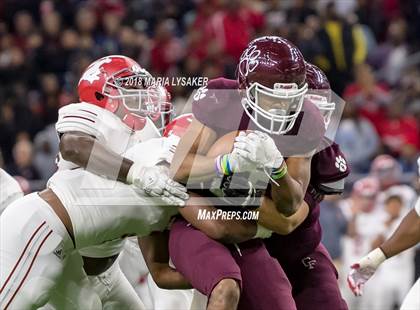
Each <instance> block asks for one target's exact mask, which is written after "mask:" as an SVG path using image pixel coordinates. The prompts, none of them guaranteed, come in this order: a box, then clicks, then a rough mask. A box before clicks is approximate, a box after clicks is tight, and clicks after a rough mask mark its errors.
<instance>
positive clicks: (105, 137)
mask: <svg viewBox="0 0 420 310" xmlns="http://www.w3.org/2000/svg"><path fill="white" fill-rule="evenodd" d="M147 76H148V73H147V72H146V71H145V70H144V69H141V68H140V66H139V65H138V64H137V63H136V62H135V61H133V60H132V59H130V58H127V57H124V56H108V57H104V58H101V59H99V60H97V61H95V62H94V63H92V64H91V65H90V66H89V67H88V68H87V69H86V71H85V73H84V74H83V76H82V78H81V79H80V81H79V88H78V91H79V97H80V99H81V100H82V101H84V102H82V103H79V104H72V105H69V106H66V107H64V108H62V109H61V110H60V115H59V120H58V122H57V125H56V128H57V131H58V133H59V136H60V160H59V171H58V172H57V173H56V174H55V175H54V176H53V177H52V178H51V179H50V180H49V183H48V187H49V188H48V189H47V190H44V191H42V192H40V193H33V194H30V195H28V196H26V197H24V198H22V199H19V200H18V201H15V202H14V203H13V204H12V205H10V206H9V207H8V209H7V210H6V211H5V212H4V213H3V214H2V217H1V219H0V220H1V225H0V227H1V232H0V236H1V242H0V265H1V266H2V268H1V270H0V305H1V308H3V309H28V308H38V307H40V306H42V305H44V304H45V303H46V302H47V301H48V298H49V292H50V290H51V289H52V288H53V287H54V284H55V282H56V280H57V278H59V277H60V275H61V274H62V269H63V266H64V265H65V263H66V259H67V258H68V256H69V254H70V253H72V252H73V251H74V250H75V249H81V248H85V247H90V246H96V245H101V244H103V243H104V242H106V241H112V240H115V239H119V238H122V237H125V236H127V235H131V234H133V235H140V236H141V235H147V234H149V233H150V232H151V231H154V230H160V229H163V228H164V227H165V226H166V224H167V221H168V219H169V218H170V216H171V215H172V214H174V213H176V212H177V209H176V208H168V207H165V206H163V205H168V204H170V205H177V206H182V205H184V200H185V199H187V198H188V195H187V194H186V189H185V188H184V187H183V186H181V185H180V184H178V183H176V182H174V181H172V180H171V179H170V178H169V175H168V169H167V167H165V166H163V165H156V164H157V163H158V162H160V161H162V160H163V159H164V158H162V157H159V158H150V157H149V158H145V156H146V157H147V156H148V155H150V153H149V152H148V151H149V148H150V147H151V145H149V146H145V147H144V148H141V147H140V149H137V150H136V151H135V152H136V154H135V155H136V156H134V155H133V156H132V159H133V160H134V161H133V160H131V159H128V158H125V157H123V156H121V155H120V154H122V153H123V152H124V151H125V150H126V149H127V146H128V145H130V140H131V141H132V140H134V137H135V136H136V135H134V134H132V133H133V132H134V131H138V130H141V129H143V130H142V131H144V132H143V133H142V132H140V139H142V137H141V136H142V134H143V135H146V136H145V138H143V139H147V135H148V123H149V121H148V117H152V116H154V115H157V114H159V113H160V107H161V104H162V102H163V96H166V93H162V89H159V87H146V86H145V85H144V83H143V84H142V82H141V81H142V80H141V79H142V78H145V77H147ZM130 79H131V80H130ZM138 86H140V87H138ZM165 98H166V97H165ZM164 103H165V104H166V102H164ZM124 126H125V127H124ZM149 127H150V126H149ZM152 131H153V130H152ZM149 132H150V130H149ZM124 133H125V134H124ZM150 143H160V142H156V140H155V141H151V142H150ZM83 168H84V169H83ZM89 171H90V172H93V173H95V174H92V173H90V172H89ZM72 172H77V173H76V174H75V173H72ZM77 174H79V175H77ZM99 175H101V176H105V177H107V178H109V179H104V178H102V177H100V176H99ZM116 179H118V180H119V181H124V182H126V183H128V184H132V185H131V186H130V187H129V188H130V190H131V194H130V195H127V191H126V188H127V185H126V184H124V183H122V182H116V181H115V180H116ZM98 191H100V193H99V195H98ZM139 193H140V195H139ZM91 196H94V197H95V196H96V197H98V196H99V197H102V200H97V199H96V200H95V201H92V199H91V198H90V197H91ZM145 196H149V197H148V198H146V197H145ZM152 197H156V198H155V199H152ZM22 210H25V212H24V213H22Z"/></svg>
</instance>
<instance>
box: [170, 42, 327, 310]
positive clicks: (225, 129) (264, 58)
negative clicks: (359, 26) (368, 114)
mask: <svg viewBox="0 0 420 310" xmlns="http://www.w3.org/2000/svg"><path fill="white" fill-rule="evenodd" d="M306 91H307V83H306V64H305V61H304V59H303V56H302V54H301V53H300V51H299V50H298V49H297V48H296V47H295V46H294V45H293V44H292V43H290V42H289V41H287V40H285V39H282V38H279V37H262V38H259V39H256V40H254V41H252V42H251V43H250V44H249V46H248V48H247V49H246V50H245V51H244V53H243V55H242V57H241V60H240V63H239V65H238V80H237V81H234V80H228V79H224V78H219V79H215V80H212V81H210V82H209V84H208V85H207V88H203V89H201V90H199V91H198V92H197V94H196V96H195V99H196V101H195V102H194V103H193V114H194V119H193V122H192V124H191V126H190V128H189V129H188V130H187V132H186V134H185V135H184V137H183V138H182V139H181V141H180V144H179V146H178V148H177V151H176V154H175V157H174V161H173V165H172V170H173V171H174V173H175V179H177V180H179V181H182V182H185V183H187V182H188V183H189V184H191V182H194V181H195V180H199V181H203V180H209V179H210V180H211V179H213V178H214V177H216V176H217V175H219V176H220V175H225V176H226V175H232V174H234V173H236V174H241V173H246V172H250V171H253V170H255V169H260V170H263V171H265V172H266V173H267V174H268V175H269V184H268V186H267V184H266V187H265V189H266V195H264V196H263V199H262V202H261V208H265V209H267V210H270V211H269V213H270V214H275V215H277V216H282V217H283V218H284V219H286V220H285V222H287V220H291V219H294V217H295V216H296V215H299V216H300V217H301V218H300V219H298V220H296V221H295V222H296V223H301V222H302V221H303V219H304V218H305V215H306V214H307V210H308V208H307V206H306V212H304V211H305V208H304V207H302V206H304V204H305V203H304V197H305V192H306V190H307V187H308V184H309V179H310V171H311V157H312V154H314V152H315V149H316V148H317V147H318V146H319V145H320V144H321V141H322V139H323V136H324V133H325V126H324V122H323V120H322V116H321V114H320V112H319V110H318V109H317V108H316V107H315V106H314V105H313V104H312V103H311V102H309V101H304V95H305V94H306ZM245 130H252V132H251V133H249V132H248V133H245V132H243V133H240V134H239V135H238V136H237V137H236V138H235V146H234V149H233V151H231V152H230V153H225V154H218V155H217V156H216V154H214V153H211V152H209V150H210V149H211V147H212V146H213V145H214V144H215V141H216V140H217V139H218V138H220V137H221V136H223V135H225V134H227V133H230V132H232V131H233V132H234V131H245ZM229 147H230V146H229ZM227 152H229V150H228V151H227ZM210 154H211V155H210ZM284 158H286V159H284ZM215 167H216V169H215ZM192 191H194V190H192ZM196 192H197V193H198V194H199V195H201V196H203V195H206V194H207V195H208V194H210V192H209V191H207V193H205V192H202V191H201V192H200V191H199V190H198V191H196ZM211 195H212V194H210V196H211ZM185 209H186V210H185V211H184V212H182V213H183V215H184V217H186V218H189V219H191V220H192V219H193V217H189V216H188V214H186V213H187V212H188V211H191V212H194V210H193V209H194V208H193V207H191V208H190V207H188V208H185ZM302 210H303V211H302ZM273 218H274V217H270V216H268V217H266V220H267V222H264V221H263V220H262V219H261V218H260V221H259V223H260V224H262V225H264V226H270V223H269V222H270V220H271V221H272V219H273ZM198 225H199V224H198ZM199 228H200V227H199ZM261 228H262V226H259V229H257V234H256V237H257V239H255V240H250V241H247V242H242V243H240V244H238V245H237V247H238V248H239V253H238V251H237V250H236V248H235V247H233V246H228V247H225V246H223V245H222V244H219V243H218V242H215V241H214V240H212V239H210V238H209V237H207V236H206V235H205V234H203V233H202V232H201V231H199V230H197V229H194V228H193V227H191V225H189V224H188V223H187V222H186V221H184V220H182V219H178V220H177V221H176V222H175V223H174V225H173V226H172V228H171V236H170V242H169V249H170V254H171V258H172V260H173V262H174V264H175V266H176V267H177V269H178V270H179V271H180V272H181V273H182V274H184V276H186V278H187V279H188V280H189V281H190V282H191V284H192V285H193V286H194V287H195V288H197V289H198V290H200V291H201V292H202V293H204V294H206V295H207V296H209V305H208V306H209V308H212V307H213V308H216V307H218V308H224V309H230V308H234V307H235V306H236V304H237V302H238V300H237V299H238V296H239V291H240V288H242V289H243V291H249V292H252V298H246V297H247V295H243V296H242V297H243V298H241V300H240V303H239V307H240V308H241V309H242V308H244V309H245V308H249V309H261V308H264V309H295V308H296V306H295V304H294V301H293V298H292V296H291V287H290V283H289V282H288V280H287V278H286V277H285V274H284V272H283V270H282V269H281V267H280V265H279V264H278V263H277V262H275V261H274V260H273V259H272V258H271V257H270V256H269V255H268V253H267V251H266V248H265V247H264V245H263V243H262V241H261V240H260V239H258V237H260V234H259V232H261V231H262V229H261ZM239 240H240V239H239ZM236 242H238V240H236ZM210 258H211V259H210Z"/></svg>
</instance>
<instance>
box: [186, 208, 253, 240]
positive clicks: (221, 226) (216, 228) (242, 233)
mask: <svg viewBox="0 0 420 310" xmlns="http://www.w3.org/2000/svg"><path fill="white" fill-rule="evenodd" d="M203 211H204V212H206V213H208V214H211V213H212V212H215V211H217V209H216V208H214V207H212V206H204V205H188V204H187V206H186V207H184V208H180V213H181V215H182V216H183V217H184V218H185V219H186V220H187V221H188V222H189V223H191V225H193V226H194V227H195V228H197V229H199V230H201V231H202V232H203V233H205V234H206V235H207V236H209V237H210V238H212V239H214V240H218V241H220V242H223V243H240V242H244V241H247V240H250V239H252V238H253V237H254V236H255V234H256V232H257V225H256V223H255V222H254V221H245V220H223V219H221V218H217V219H209V220H203V219H201V218H200V217H199V212H203Z"/></svg>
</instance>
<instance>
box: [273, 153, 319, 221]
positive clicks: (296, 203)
mask: <svg viewBox="0 0 420 310" xmlns="http://www.w3.org/2000/svg"><path fill="white" fill-rule="evenodd" d="M284 165H287V173H286V174H285V175H284V177H283V178H281V179H279V180H276V183H277V184H275V182H273V181H271V199H272V201H273V203H274V205H275V207H276V209H277V210H278V211H279V212H280V213H281V214H283V215H285V216H291V215H293V214H295V213H296V212H297V211H298V210H299V208H300V206H302V204H303V203H304V200H303V199H304V197H305V192H306V189H307V188H308V184H309V179H310V171H311V158H310V157H309V158H306V157H292V158H289V159H287V160H286V161H285V163H284ZM283 169H284V168H283Z"/></svg>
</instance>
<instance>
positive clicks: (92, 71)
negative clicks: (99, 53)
mask: <svg viewBox="0 0 420 310" xmlns="http://www.w3.org/2000/svg"><path fill="white" fill-rule="evenodd" d="M111 61H112V59H111V58H110V57H104V58H103V59H101V60H99V61H95V62H94V63H93V64H92V65H91V66H89V67H88V68H87V69H86V71H85V73H84V74H83V76H82V78H81V79H80V81H79V84H80V82H81V81H83V80H85V81H88V82H89V83H91V84H92V83H93V82H94V81H96V80H99V74H100V73H101V69H100V68H101V66H102V65H103V64H106V63H110V62H111Z"/></svg>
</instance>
